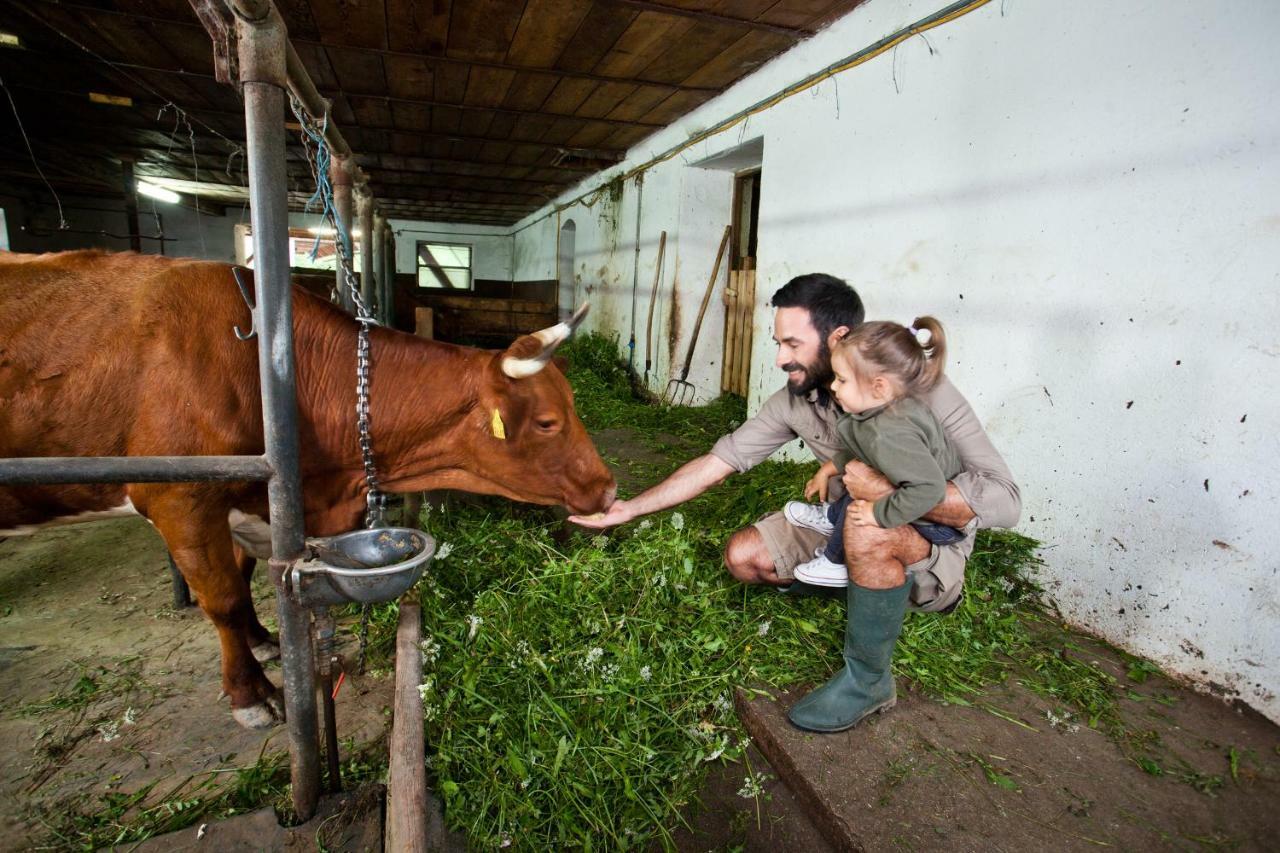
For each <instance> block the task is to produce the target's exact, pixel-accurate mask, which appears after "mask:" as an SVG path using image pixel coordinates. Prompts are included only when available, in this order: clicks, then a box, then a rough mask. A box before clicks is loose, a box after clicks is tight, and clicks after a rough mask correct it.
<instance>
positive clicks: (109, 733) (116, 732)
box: [98, 720, 120, 743]
mask: <svg viewBox="0 0 1280 853" xmlns="http://www.w3.org/2000/svg"><path fill="white" fill-rule="evenodd" d="M98 734H100V735H102V742H103V743H111V741H113V740H115V739H116V738H118V737H120V724H119V723H118V722H116V721H115V720H107V721H106V722H105V723H103V724H102V725H100V726H98Z"/></svg>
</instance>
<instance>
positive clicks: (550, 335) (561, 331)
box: [502, 302, 591, 379]
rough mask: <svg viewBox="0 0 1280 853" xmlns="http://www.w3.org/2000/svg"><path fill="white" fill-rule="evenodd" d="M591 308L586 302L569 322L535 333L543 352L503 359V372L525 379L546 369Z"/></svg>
mask: <svg viewBox="0 0 1280 853" xmlns="http://www.w3.org/2000/svg"><path fill="white" fill-rule="evenodd" d="M590 308H591V304H590V303H589V302H584V303H583V304H582V307H580V308H579V309H578V310H577V311H574V312H573V316H572V317H570V318H569V319H568V321H567V322H563V323H556V324H555V325H554V326H550V327H549V328H546V329H539V330H538V331H536V332H534V333H533V337H535V338H537V339H538V341H539V342H540V343H541V344H542V351H541V352H540V353H538V354H537V355H535V356H532V357H530V358H515V357H514V356H507V357H506V358H504V359H502V372H503V373H505V374H506V375H507V376H510V377H511V378H512V379H524V378H525V377H526V376H532V375H533V374H535V373H537V372H538V371H539V370H541V369H542V368H544V367H546V366H547V362H549V361H551V356H553V355H555V352H556V349H558V348H559V346H560V345H561V344H563V343H564V342H565V341H567V340H569V336H570V335H572V334H573V330H574V329H576V328H578V325H579V324H581V323H582V320H583V318H584V317H586V316H587V311H588V310H590Z"/></svg>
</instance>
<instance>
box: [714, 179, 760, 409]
mask: <svg viewBox="0 0 1280 853" xmlns="http://www.w3.org/2000/svg"><path fill="white" fill-rule="evenodd" d="M759 214H760V171H759V170H758V169H757V170H755V171H751V172H745V173H743V174H740V175H738V176H737V177H736V178H735V179H734V193H733V252H732V253H731V255H730V265H729V283H728V285H727V286H726V287H725V290H724V353H723V356H722V359H721V365H722V367H721V371H720V389H721V391H724V392H726V393H730V394H738V395H741V396H743V397H745V396H747V387H748V383H749V381H750V378H751V339H752V321H753V319H754V317H755V307H756V222H757V220H758V218H759Z"/></svg>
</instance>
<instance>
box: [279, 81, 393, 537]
mask: <svg viewBox="0 0 1280 853" xmlns="http://www.w3.org/2000/svg"><path fill="white" fill-rule="evenodd" d="M289 100H290V106H291V107H292V109H293V114H294V116H296V117H297V119H298V123H299V124H300V125H302V128H303V134H302V136H303V140H304V146H305V147H306V150H307V154H308V159H307V162H308V165H309V166H310V167H311V173H312V176H313V177H314V178H315V181H316V194H315V195H314V196H312V200H314V199H316V198H317V197H318V198H319V199H320V201H321V203H322V205H323V207H324V217H325V219H327V220H328V222H329V224H330V226H331V227H332V228H333V230H334V241H333V242H334V247H335V248H336V249H337V253H338V263H339V265H340V266H341V270H342V280H343V283H344V284H345V285H346V287H347V290H348V291H350V293H351V302H352V305H354V306H355V309H356V322H357V323H359V324H360V328H359V331H358V332H357V333H356V426H357V428H358V429H359V433H360V456H361V460H362V462H363V464H364V478H365V482H366V483H367V484H368V487H369V490H368V497H367V498H366V502H367V506H366V510H365V526H366V527H385V526H386V495H384V494H383V493H382V490H381V489H379V488H378V485H379V483H378V469H377V466H376V465H375V464H374V459H373V434H372V432H371V429H370V427H371V421H370V417H369V385H370V381H371V377H372V372H373V365H372V361H371V359H370V357H369V327H370V326H376V325H378V321H377V320H375V319H374V317H373V315H372V314H370V313H369V309H368V306H366V305H365V303H364V298H363V297H362V296H361V295H360V283H359V281H358V280H357V278H356V274H355V269H354V267H355V264H354V261H353V259H352V251H351V243H350V242H348V240H349V236H348V235H347V234H346V233H344V232H343V230H342V228H341V225H340V223H339V222H338V216H337V211H336V209H335V208H334V206H333V203H332V197H333V189H332V187H331V186H330V184H329V176H328V174H327V173H322V171H321V167H322V166H323V164H324V163H326V162H328V159H329V158H328V146H327V145H326V143H325V141H324V134H323V132H322V131H321V130H319V129H317V128H316V124H315V120H314V119H312V118H311V116H309V115H308V114H307V112H306V110H304V109H303V108H302V104H301V103H300V102H299V101H298V100H297V98H295V97H293V95H292V94H290V98H289ZM325 121H326V123H327V122H328V116H325ZM308 142H309V143H311V144H314V146H315V152H316V153H315V156H314V158H313V157H311V156H310V155H311V151H312V148H311V145H310V144H308ZM310 203H311V202H310V201H308V205H310ZM369 236H370V237H372V235H369Z"/></svg>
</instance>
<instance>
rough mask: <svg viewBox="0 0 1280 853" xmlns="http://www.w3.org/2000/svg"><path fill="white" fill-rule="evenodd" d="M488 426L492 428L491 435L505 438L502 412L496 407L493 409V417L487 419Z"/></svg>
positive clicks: (505, 432) (505, 429)
mask: <svg viewBox="0 0 1280 853" xmlns="http://www.w3.org/2000/svg"><path fill="white" fill-rule="evenodd" d="M489 428H490V429H491V430H493V437H494V438H500V439H502V440H503V441H506V440H507V427H506V424H504V423H503V422H502V412H499V411H498V410H497V409H494V410H493V418H492V419H491V420H490V421H489Z"/></svg>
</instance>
